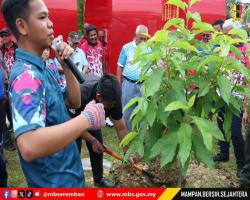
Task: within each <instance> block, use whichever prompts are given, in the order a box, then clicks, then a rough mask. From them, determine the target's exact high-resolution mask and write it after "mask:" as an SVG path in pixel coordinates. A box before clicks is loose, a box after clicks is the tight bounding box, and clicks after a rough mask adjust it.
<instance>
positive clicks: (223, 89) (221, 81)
mask: <svg viewBox="0 0 250 200" xmlns="http://www.w3.org/2000/svg"><path fill="white" fill-rule="evenodd" d="M217 82H218V86H219V90H220V94H221V96H222V98H223V100H224V101H225V102H226V103H227V104H229V100H230V97H231V94H232V92H231V90H232V88H231V81H230V80H228V79H227V78H225V77H224V76H218V77H217Z"/></svg>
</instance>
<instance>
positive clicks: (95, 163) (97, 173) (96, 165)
mask: <svg viewBox="0 0 250 200" xmlns="http://www.w3.org/2000/svg"><path fill="white" fill-rule="evenodd" d="M89 133H90V134H91V135H92V136H93V137H95V138H96V139H97V140H98V141H99V142H100V143H101V144H103V139H102V131H101V130H95V131H89ZM76 143H77V147H78V150H79V152H81V146H82V138H78V139H77V140H76ZM86 145H87V148H88V151H89V157H90V163H91V167H92V173H93V178H94V181H95V182H99V181H100V180H102V178H103V153H100V154H99V153H95V152H94V151H93V148H92V145H91V143H90V142H87V141H86Z"/></svg>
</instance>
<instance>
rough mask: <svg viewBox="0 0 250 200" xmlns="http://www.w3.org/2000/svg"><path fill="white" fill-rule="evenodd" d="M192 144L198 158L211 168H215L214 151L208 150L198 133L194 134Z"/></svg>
mask: <svg viewBox="0 0 250 200" xmlns="http://www.w3.org/2000/svg"><path fill="white" fill-rule="evenodd" d="M192 144H193V147H194V152H195V156H196V158H197V159H198V160H199V161H201V162H203V163H204V164H206V165H207V166H208V167H209V168H210V169H214V161H213V156H212V152H211V151H208V150H207V148H206V147H205V145H204V143H203V141H202V137H201V136H199V135H197V134H193V135H192Z"/></svg>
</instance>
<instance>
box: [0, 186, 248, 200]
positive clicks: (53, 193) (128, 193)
mask: <svg viewBox="0 0 250 200" xmlns="http://www.w3.org/2000/svg"><path fill="white" fill-rule="evenodd" d="M0 192H1V197H0V199H17V198H18V199H19V198H21V199H41V200H42V199H51V200H53V199H75V200H77V199H91V200H95V199H103V200H105V199H109V200H112V199H114V200H117V199H138V200H140V199H149V200H150V199H158V200H171V199H195V198H196V199H202V198H209V199H211V198H216V199H225V198H230V199H249V197H250V196H249V190H246V189H233V188H232V189H223V188H221V189H187V188H183V189H181V188H82V189H79V188H77V189H59V188H57V189H51V188H43V189H40V188H28V189H26V188H25V189H24V188H6V189H4V188H2V189H0Z"/></svg>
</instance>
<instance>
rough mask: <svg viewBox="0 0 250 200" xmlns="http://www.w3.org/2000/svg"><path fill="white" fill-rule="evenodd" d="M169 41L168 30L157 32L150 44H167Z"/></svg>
mask: <svg viewBox="0 0 250 200" xmlns="http://www.w3.org/2000/svg"><path fill="white" fill-rule="evenodd" d="M167 41H168V31H167V30H160V31H156V33H155V34H154V36H153V37H152V38H150V39H149V40H148V42H167Z"/></svg>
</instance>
